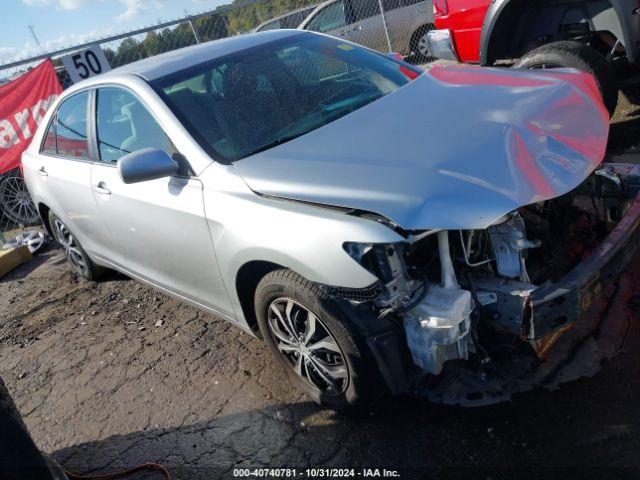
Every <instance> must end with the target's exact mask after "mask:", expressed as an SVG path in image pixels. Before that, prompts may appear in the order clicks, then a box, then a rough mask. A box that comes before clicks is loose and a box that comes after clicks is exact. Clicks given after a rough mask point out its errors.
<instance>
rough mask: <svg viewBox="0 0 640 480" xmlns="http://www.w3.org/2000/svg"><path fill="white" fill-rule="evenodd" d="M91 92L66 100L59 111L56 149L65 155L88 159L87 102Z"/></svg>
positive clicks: (59, 153)
mask: <svg viewBox="0 0 640 480" xmlns="http://www.w3.org/2000/svg"><path fill="white" fill-rule="evenodd" d="M88 99H89V92H81V93H78V94H76V95H73V96H72V97H69V98H68V99H66V100H64V101H63V102H62V104H61V105H60V107H59V108H58V112H57V115H56V117H57V122H56V127H55V128H56V151H57V154H58V155H61V156H64V157H71V158H78V159H88V158H89V146H88V143H87V104H88Z"/></svg>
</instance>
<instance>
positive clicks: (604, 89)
mask: <svg viewBox="0 0 640 480" xmlns="http://www.w3.org/2000/svg"><path fill="white" fill-rule="evenodd" d="M516 67H519V68H527V69H547V68H563V67H564V68H566V67H569V68H577V69H578V70H582V71H584V72H587V73H590V74H591V75H593V77H594V78H595V80H596V83H597V84H598V89H599V90H600V95H601V96H602V100H603V102H604V105H605V107H606V108H607V110H608V111H609V115H613V112H614V111H615V109H616V105H617V104H618V83H617V81H616V74H615V71H614V70H613V67H612V66H611V65H610V64H609V63H608V62H607V60H606V58H604V56H602V54H600V53H599V52H598V51H596V50H595V49H593V48H591V47H590V46H588V45H585V44H583V43H580V42H573V41H563V42H553V43H549V44H547V45H543V46H542V47H539V48H536V49H535V50H532V51H530V52H529V53H527V54H526V55H525V56H523V57H522V58H521V59H520V61H519V62H518V63H517V64H516Z"/></svg>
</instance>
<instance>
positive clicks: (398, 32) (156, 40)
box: [0, 0, 433, 247]
mask: <svg viewBox="0 0 640 480" xmlns="http://www.w3.org/2000/svg"><path fill="white" fill-rule="evenodd" d="M277 28H301V29H305V30H311V31H316V32H321V33H325V34H328V35H332V36H335V37H337V38H340V39H343V40H347V41H351V42H354V43H358V44H361V45H364V46H366V47H369V48H372V49H375V50H378V51H380V52H383V53H391V52H397V53H400V54H402V55H403V56H405V57H406V58H407V59H408V60H409V61H411V62H414V63H425V62H428V61H431V60H432V58H431V56H430V52H429V48H428V44H427V42H426V33H427V32H428V31H429V30H430V29H432V28H433V13H432V2H431V0H428V1H418V0H329V1H326V2H322V3H318V0H237V1H235V2H233V3H232V4H229V5H225V6H222V7H218V8H217V9H216V10H213V11H209V12H203V13H200V14H197V15H189V16H186V17H184V18H180V19H176V20H172V21H168V22H164V23H161V24H158V25H154V26H151V27H147V28H142V29H138V30H135V31H131V32H127V33H123V34H120V35H115V36H111V37H108V38H104V39H100V40H96V41H92V42H89V43H85V44H83V45H77V46H74V47H68V48H64V49H61V50H58V51H55V52H50V53H48V54H43V55H40V56H37V57H32V58H29V59H25V60H20V61H16V62H11V63H8V64H4V65H0V79H2V80H10V79H12V78H16V77H18V76H20V75H21V74H23V73H25V72H26V71H28V70H29V69H30V68H33V67H34V66H35V65H37V64H38V63H40V62H41V61H42V60H44V59H46V58H51V59H52V60H53V62H54V65H55V67H56V73H57V75H58V78H59V80H60V83H61V84H62V86H63V87H64V88H67V87H68V86H70V85H71V84H72V80H71V78H70V75H69V74H68V72H67V71H66V69H65V67H64V66H63V64H62V61H61V58H62V57H63V56H64V55H68V54H70V53H74V52H78V51H81V50H83V49H85V48H87V47H89V46H92V45H100V47H101V49H102V51H103V52H104V54H105V57H106V59H107V60H108V61H109V64H110V66H111V67H112V68H117V67H119V66H121V65H126V64H128V63H131V62H135V61H137V60H141V59H143V58H147V57H151V56H154V55H159V54H161V53H165V52H169V51H172V50H176V49H179V48H182V47H187V46H190V45H195V44H197V43H202V42H208V41H212V40H217V39H220V38H224V37H228V36H233V35H241V34H245V33H249V32H252V31H264V30H272V29H277ZM39 223H40V222H39V217H38V212H37V209H36V208H35V206H34V205H33V204H32V203H31V202H30V199H29V195H28V192H27V190H26V187H25V185H24V182H23V181H22V178H21V176H20V171H19V170H12V171H11V172H7V173H5V174H3V175H2V176H0V247H2V246H3V245H4V244H6V243H10V242H14V243H15V241H16V237H17V236H24V233H25V232H29V231H30V230H31V229H33V228H34V226H36V227H37V226H38V225H39Z"/></svg>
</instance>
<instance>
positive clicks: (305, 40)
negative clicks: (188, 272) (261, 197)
mask: <svg viewBox="0 0 640 480" xmlns="http://www.w3.org/2000/svg"><path fill="white" fill-rule="evenodd" d="M418 73H419V70H416V69H413V68H412V67H409V66H406V65H405V64H402V63H400V62H397V61H395V60H393V59H391V58H388V57H385V56H383V55H380V54H377V53H375V52H372V51H370V50H367V49H364V48H360V47H357V46H355V45H353V44H350V43H345V42H340V41H339V40H335V39H332V38H329V37H325V36H321V35H315V34H308V33H301V34H298V35H293V36H291V37H287V38H284V39H279V40H275V41H272V42H269V43H265V44H262V45H260V46H259V47H253V48H251V49H247V50H243V51H240V52H237V53H234V54H231V55H228V56H225V57H222V58H219V59H216V60H213V61H209V62H205V63H202V64H199V65H195V66H193V67H190V68H188V69H185V70H182V71H179V72H177V73H175V74H172V75H170V76H167V77H163V78H160V79H158V80H156V81H154V82H152V85H153V87H154V88H155V89H156V91H158V93H159V94H160V95H161V96H162V97H163V98H164V100H165V102H166V103H167V104H168V105H169V107H170V108H171V109H172V110H173V112H174V113H175V114H176V116H177V117H178V118H179V119H180V121H181V122H182V123H183V124H184V125H185V126H186V128H187V129H188V130H189V131H190V133H191V134H192V135H193V137H194V138H195V139H196V140H197V141H198V142H199V143H200V145H201V146H202V147H203V148H204V149H205V150H206V151H207V152H208V153H209V154H210V155H211V156H212V157H213V158H215V159H217V160H221V161H224V162H233V161H236V160H239V159H242V158H244V157H247V156H249V155H252V154H254V153H258V152H260V151H264V150H267V149H269V148H272V147H275V146H277V145H280V144H282V143H285V142H287V141H290V140H292V139H294V138H296V137H299V136H301V135H304V134H306V133H308V132H310V131H312V130H315V129H317V128H320V127H322V126H323V125H326V124H327V123H330V122H333V121H335V120H336V119H338V118H340V117H343V116H344V115H347V114H348V113H350V112H353V111H354V110H357V109H359V108H362V107H363V106H365V105H366V104H368V103H370V102H373V101H375V100H377V99H378V98H380V97H382V96H384V95H387V94H388V93H391V92H393V91H394V90H396V89H397V88H399V87H400V86H402V85H404V84H406V83H407V82H409V81H410V79H411V78H414V77H415V76H417V74H418Z"/></svg>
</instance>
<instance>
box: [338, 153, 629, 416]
mask: <svg viewBox="0 0 640 480" xmlns="http://www.w3.org/2000/svg"><path fill="white" fill-rule="evenodd" d="M639 190H640V168H638V166H636V165H624V164H609V165H607V166H605V167H602V168H600V169H598V170H596V171H595V172H594V173H593V174H592V175H591V176H590V177H589V178H588V179H587V180H586V181H585V182H584V183H583V184H582V185H581V186H580V187H578V188H577V189H575V190H573V191H572V192H570V193H569V194H566V195H564V196H561V197H558V198H555V199H552V200H547V201H544V202H541V203H537V204H533V205H528V206H525V207H522V208H519V209H518V210H516V211H513V212H511V213H509V214H508V215H505V216H504V217H503V218H501V219H499V220H498V221H497V222H495V223H494V224H493V225H491V226H490V227H489V228H487V229H485V230H467V231H461V230H458V231H451V230H449V231H447V230H431V231H423V232H404V233H405V235H406V238H407V242H404V243H399V244H393V245H362V244H345V250H347V252H348V253H349V254H350V255H351V256H352V257H353V258H355V259H357V260H358V261H359V262H360V263H361V264H362V265H363V266H364V267H365V268H367V269H368V270H369V271H370V272H372V273H374V274H375V275H376V276H377V277H378V278H379V280H380V283H379V284H378V285H377V286H376V291H375V295H372V297H371V300H368V301H367V303H368V304H370V305H371V306H372V307H373V309H374V311H375V313H376V315H377V316H378V318H385V319H387V320H389V319H391V320H392V321H393V322H395V323H396V324H397V326H398V328H399V329H402V330H403V332H404V337H405V340H406V347H407V349H408V351H409V353H410V356H411V362H412V364H413V368H415V369H416V375H415V379H414V381H413V384H412V388H413V389H414V390H420V391H422V392H423V393H425V394H426V395H428V396H429V397H430V398H431V400H434V401H443V402H446V403H461V404H465V405H476V404H488V403H495V402H497V401H501V400H505V399H508V398H509V397H510V395H511V394H513V393H517V392H520V391H524V390H526V389H527V388H532V387H533V386H536V385H544V381H543V379H544V378H547V379H548V378H549V376H550V373H551V370H552V369H553V368H556V367H558V368H559V366H560V364H558V365H556V366H555V367H552V364H553V361H555V360H554V359H553V358H552V355H551V353H550V352H551V351H552V350H553V348H554V347H555V346H556V344H557V343H559V341H560V339H561V338H562V336H563V334H564V333H566V332H568V331H569V330H571V329H572V328H576V329H578V328H579V327H578V326H577V325H578V322H579V321H581V319H582V317H583V316H584V315H585V313H586V312H587V310H589V307H590V306H591V304H592V303H593V302H594V301H595V299H596V298H595V297H597V296H598V295H599V294H600V293H601V292H602V291H603V290H604V289H605V287H606V286H607V285H606V284H607V283H611V282H615V281H616V279H617V277H618V275H619V274H620V273H622V271H623V270H624V268H625V266H626V263H627V262H628V261H629V259H630V255H631V254H632V253H633V251H635V249H636V246H637V244H638V242H637V239H632V240H630V239H628V238H627V239H626V240H625V242H623V241H622V239H618V240H616V238H614V237H620V236H621V235H624V234H625V232H624V231H623V230H625V229H626V230H628V229H629V228H630V227H629V225H621V223H622V219H623V218H624V217H625V215H626V214H627V213H628V211H629V210H630V209H631V207H634V208H636V209H637V208H640V207H638V205H640V204H639V203H638V201H637V200H636V196H637V194H638V191H639ZM622 227H624V228H622ZM635 230H637V229H636V228H634V231H635ZM627 233H628V232H627ZM623 243H624V244H625V245H624V246H623V245H622V244H623ZM615 248H617V249H618V250H619V252H618V253H616V255H614V257H615V258H607V259H606V261H605V257H606V256H607V255H609V256H611V255H613V253H612V252H611V251H608V250H610V249H615ZM594 282H596V283H597V285H596V283H594ZM562 348H565V349H566V348H567V347H561V349H562ZM571 348H572V349H573V348H574V347H571ZM572 353H573V352H572ZM567 356H568V352H564V353H563V354H561V355H560V357H558V358H562V359H564V361H565V363H566V360H567ZM600 360H601V359H600V358H598V359H597V361H598V362H599V361H600ZM594 361H596V360H594ZM578 370H579V369H578ZM540 371H544V373H543V374H540V373H539V372H540ZM579 373H580V372H578V371H576V372H574V374H575V375H574V376H576V377H577V376H581V375H580V374H579ZM541 375H543V376H541Z"/></svg>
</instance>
